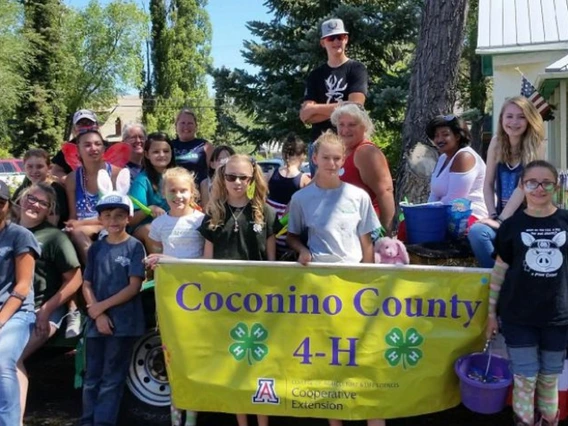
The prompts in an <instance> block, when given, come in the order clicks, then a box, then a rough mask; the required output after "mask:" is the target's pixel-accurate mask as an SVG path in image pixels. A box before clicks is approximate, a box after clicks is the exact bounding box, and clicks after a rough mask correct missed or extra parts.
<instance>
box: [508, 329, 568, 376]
mask: <svg viewBox="0 0 568 426" xmlns="http://www.w3.org/2000/svg"><path fill="white" fill-rule="evenodd" d="M501 331H502V332H503V336H504V337H505V343H506V345H507V352H508V354H509V359H510V360H511V370H512V371H513V374H518V375H521V376H525V377H535V376H536V375H537V374H545V375H551V374H561V373H562V370H563V369H564V359H565V356H566V341H567V339H568V326H547V327H531V326H525V325H517V324H511V323H507V322H503V324H501Z"/></svg>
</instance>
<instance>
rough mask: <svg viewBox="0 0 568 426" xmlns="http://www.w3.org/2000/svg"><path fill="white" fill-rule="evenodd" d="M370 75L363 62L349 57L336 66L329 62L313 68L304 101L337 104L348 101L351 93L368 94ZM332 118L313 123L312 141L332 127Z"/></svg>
mask: <svg viewBox="0 0 568 426" xmlns="http://www.w3.org/2000/svg"><path fill="white" fill-rule="evenodd" d="M368 84H369V76H368V74H367V68H365V65H363V64H362V63H361V62H357V61H354V60H353V59H349V60H348V61H347V62H345V63H344V64H341V65H340V66H338V67H336V68H332V67H330V66H329V65H328V64H327V63H325V64H323V65H321V66H320V67H318V68H316V69H315V70H313V71H312V72H311V73H310V75H309V76H308V81H307V82H306V91H305V93H304V101H314V102H315V103H317V104H335V103H338V102H341V101H347V100H348V99H349V95H350V94H351V93H363V94H364V95H365V96H367V86H368ZM331 128H333V126H332V125H331V121H330V120H325V121H322V122H321V123H314V124H313V125H312V141H315V140H316V139H317V138H318V137H319V136H320V135H321V134H322V133H323V132H325V131H326V130H327V129H331Z"/></svg>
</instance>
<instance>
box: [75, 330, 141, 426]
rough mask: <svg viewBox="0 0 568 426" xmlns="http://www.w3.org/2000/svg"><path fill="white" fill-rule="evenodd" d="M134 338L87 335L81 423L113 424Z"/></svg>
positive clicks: (93, 425) (99, 425)
mask: <svg viewBox="0 0 568 426" xmlns="http://www.w3.org/2000/svg"><path fill="white" fill-rule="evenodd" d="M137 339H138V338H137V337H114V336H105V337H89V338H87V341H86V346H85V354H86V364H87V365H86V371H85V379H84V382H83V416H82V417H81V426H114V425H116V421H117V418H118V412H119V410H120V402H121V400H122V393H123V392H124V384H125V382H126V375H127V373H128V366H129V365H130V357H131V356H132V349H133V347H134V343H135V342H136V340H137Z"/></svg>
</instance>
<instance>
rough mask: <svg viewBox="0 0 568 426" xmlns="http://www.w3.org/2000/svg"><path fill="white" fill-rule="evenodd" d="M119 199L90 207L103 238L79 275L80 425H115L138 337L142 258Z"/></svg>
mask: <svg viewBox="0 0 568 426" xmlns="http://www.w3.org/2000/svg"><path fill="white" fill-rule="evenodd" d="M121 173H122V172H121ZM126 178H127V179H129V177H126ZM118 179H120V175H119V178H118ZM117 185H118V181H117ZM125 194H126V193H124V194H117V193H111V194H109V195H106V196H103V197H102V198H101V200H100V201H99V203H98V204H97V207H96V209H97V211H98V213H99V220H100V222H101V223H102V225H103V227H104V229H106V231H107V232H108V235H107V236H106V237H105V238H104V239H102V240H100V241H97V242H95V243H94V244H93V245H92V246H91V247H90V248H89V252H88V256H87V265H86V268H85V273H84V282H83V295H84V297H85V301H86V303H87V309H88V314H89V319H88V321H87V326H86V332H85V336H86V349H85V352H86V372H85V378H84V384H83V415H82V418H81V426H95V425H103V424H104V425H109V426H110V425H116V422H117V417H118V412H119V409H120V401H121V399H122V393H123V390H124V384H125V381H126V375H127V373H128V366H129V362H130V357H131V354H132V349H133V347H134V343H135V341H136V340H137V338H138V337H139V336H141V335H142V334H143V333H144V315H143V310H142V301H141V298H140V287H141V285H142V280H143V278H144V265H143V263H142V261H143V259H144V256H145V254H144V247H143V245H142V243H141V242H140V241H138V240H137V239H135V238H134V237H131V236H130V235H128V234H127V232H126V225H128V218H129V216H130V215H131V211H132V204H131V202H130V200H129V198H128V197H127V196H126V195H125Z"/></svg>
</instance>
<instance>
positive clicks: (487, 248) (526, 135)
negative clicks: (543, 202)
mask: <svg viewBox="0 0 568 426" xmlns="http://www.w3.org/2000/svg"><path fill="white" fill-rule="evenodd" d="M543 158H544V123H543V121H542V117H541V115H540V114H539V112H538V111H537V109H536V108H535V107H534V105H533V104H532V103H531V102H530V101H529V100H528V99H527V98H525V97H523V96H516V97H514V98H511V99H509V100H507V101H506V102H505V104H504V105H503V108H501V113H500V114H499V122H498V125H497V135H496V136H495V137H494V138H493V139H492V140H491V143H490V144H489V148H488V150H487V168H486V172H485V181H484V184H483V196H484V198H485V205H486V206H487V212H488V217H485V218H483V219H481V220H480V221H479V222H477V223H475V224H474V225H473V226H472V227H471V229H470V230H469V234H468V239H469V242H470V244H471V248H472V250H473V253H474V254H475V257H476V258H477V261H478V263H479V265H480V266H481V267H483V268H492V267H493V265H494V263H495V260H494V259H493V257H492V256H493V251H494V241H495V236H496V233H497V229H499V226H500V225H501V223H502V222H503V221H504V220H505V219H507V218H509V217H511V216H512V215H513V213H514V212H515V211H517V209H518V208H519V207H520V206H521V204H522V203H523V201H524V194H523V191H522V189H521V187H520V186H519V176H520V175H521V173H522V170H523V167H524V166H525V165H527V164H528V163H530V162H531V161H534V160H542V159H543Z"/></svg>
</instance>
